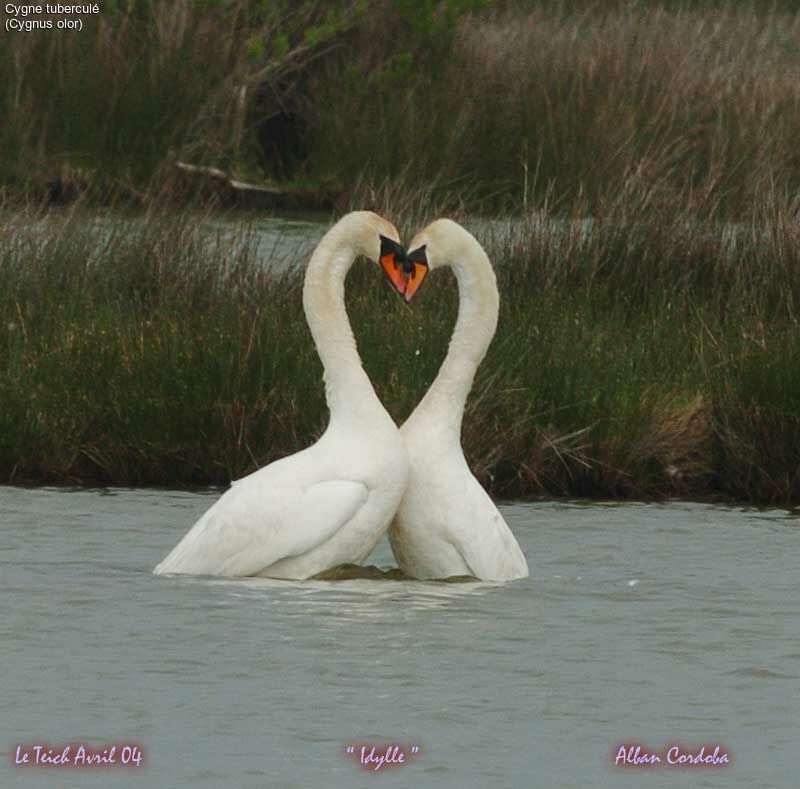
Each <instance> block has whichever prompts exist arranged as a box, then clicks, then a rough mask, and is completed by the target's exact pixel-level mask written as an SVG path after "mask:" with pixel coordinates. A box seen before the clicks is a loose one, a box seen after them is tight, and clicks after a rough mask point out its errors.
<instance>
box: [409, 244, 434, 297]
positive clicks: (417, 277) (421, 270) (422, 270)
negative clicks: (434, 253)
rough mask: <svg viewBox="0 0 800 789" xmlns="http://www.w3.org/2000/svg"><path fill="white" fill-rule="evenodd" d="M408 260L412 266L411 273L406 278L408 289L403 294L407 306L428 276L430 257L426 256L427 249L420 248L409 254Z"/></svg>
mask: <svg viewBox="0 0 800 789" xmlns="http://www.w3.org/2000/svg"><path fill="white" fill-rule="evenodd" d="M407 259H408V263H409V264H410V266H411V271H410V272H409V274H408V276H407V277H406V289H405V292H404V293H403V298H404V299H405V301H406V304H408V303H409V302H410V301H411V299H413V298H414V296H415V294H416V292H417V291H418V290H419V289H420V287H421V285H422V281H423V280H424V279H425V277H427V276H428V271H429V269H428V256H427V255H426V254H425V247H420V248H419V249H415V250H414V251H413V252H409V253H408V258H407Z"/></svg>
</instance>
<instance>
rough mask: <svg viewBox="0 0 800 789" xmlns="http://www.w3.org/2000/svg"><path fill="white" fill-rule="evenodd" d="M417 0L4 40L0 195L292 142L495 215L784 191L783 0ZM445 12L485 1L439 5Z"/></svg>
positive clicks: (308, 170) (192, 17)
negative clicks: (635, 199) (431, 186)
mask: <svg viewBox="0 0 800 789" xmlns="http://www.w3.org/2000/svg"><path fill="white" fill-rule="evenodd" d="M434 5H435V4H430V3H415V2H403V3H400V2H391V1H390V0H372V2H368V3H366V4H363V3H357V2H355V0H353V2H350V3H343V4H338V5H337V9H338V10H337V11H336V12H334V15H333V17H332V20H333V21H327V20H329V17H330V13H331V9H330V7H329V6H326V4H323V3H320V2H317V0H303V2H300V3H296V4H290V3H289V4H287V3H286V2H276V3H271V4H263V3H258V2H256V0H250V1H249V2H248V0H236V1H235V2H231V3H223V4H220V3H190V2H189V1H188V0H177V2H174V3H153V2H148V1H147V0H141V2H135V3H134V2H132V3H126V4H118V5H112V4H109V5H108V7H106V6H104V11H103V13H102V14H101V15H99V17H97V18H96V19H95V20H94V21H93V22H91V24H87V27H86V29H85V30H83V31H82V32H81V33H80V34H79V35H77V34H75V33H71V32H66V33H63V32H59V31H49V32H48V33H47V34H46V35H45V34H38V33H33V34H25V35H23V34H16V35H10V36H9V35H7V37H6V42H7V46H5V47H3V49H2V50H0V85H2V87H0V115H1V116H2V118H3V123H2V124H0V184H2V185H3V186H4V187H5V190H6V192H7V193H9V194H11V193H19V192H25V191H26V190H33V191H35V187H36V186H37V184H36V182H37V179H38V181H40V182H41V181H43V180H47V179H48V178H49V179H52V178H53V177H55V176H57V175H59V174H61V175H62V176H64V175H65V174H66V176H70V175H72V177H73V178H74V179H76V180H80V179H81V178H83V179H84V180H88V181H89V182H90V183H94V181H92V178H94V179H95V181H96V180H97V179H98V178H99V179H100V180H101V181H102V182H103V184H104V185H108V184H109V183H110V184H112V185H114V184H122V185H123V186H125V187H128V193H136V194H139V195H144V197H145V199H146V197H147V195H149V194H151V192H152V191H153V189H154V188H155V187H158V188H156V189H155V191H159V190H160V188H161V187H162V186H163V183H164V181H165V180H167V179H168V175H169V172H170V167H171V166H172V164H173V163H174V161H175V160H176V159H177V158H184V159H186V160H188V161H191V162H193V163H195V164H207V165H213V166H217V167H221V168H222V169H226V170H228V169H233V170H236V171H238V172H240V173H241V172H244V173H246V174H248V175H249V176H252V177H253V178H258V176H259V171H260V170H263V169H265V168H266V170H268V171H269V169H270V167H269V165H270V162H269V161H267V159H269V158H270V157H271V156H274V155H278V154H279V153H280V150H279V149H280V148H281V147H283V148H286V149H289V148H292V147H293V146H297V150H298V151H305V153H304V154H303V155H302V156H301V155H300V154H299V153H297V151H296V152H295V153H297V155H298V156H300V160H299V161H298V162H295V165H296V166H295V167H294V169H293V171H292V172H291V173H288V175H289V176H290V177H292V178H294V179H296V180H299V181H303V182H310V183H317V184H320V183H325V184H330V185H334V186H336V185H338V186H339V187H340V188H341V189H342V190H343V191H345V192H349V191H350V190H352V188H353V187H354V185H355V184H357V183H364V182H372V183H380V182H382V181H384V180H385V179H386V178H397V177H399V176H401V175H402V176H405V177H409V178H413V179H416V181H417V182H418V183H425V184H428V183H429V182H430V181H431V180H435V181H436V182H437V183H438V184H439V185H440V190H439V196H440V197H445V196H446V195H447V193H448V192H451V191H454V190H458V191H459V192H464V197H463V201H464V202H466V203H468V204H469V206H470V207H472V208H473V209H475V208H478V207H480V208H482V209H491V210H494V211H503V210H507V209H514V210H517V209H519V208H523V209H524V208H527V207H530V206H532V205H536V204H541V203H542V202H543V201H544V200H545V199H547V200H548V202H549V205H550V206H551V208H552V209H553V210H555V211H557V212H561V213H566V214H569V213H571V212H572V210H573V206H574V205H575V204H576V203H577V202H579V203H581V204H582V205H583V207H584V210H585V212H587V213H594V212H595V211H596V210H598V207H599V206H600V205H601V204H602V203H603V201H604V200H606V199H608V198H610V197H611V198H613V197H614V196H615V195H616V194H617V193H618V192H619V190H620V189H622V188H628V187H627V186H626V185H628V186H629V185H630V184H631V183H632V182H634V181H636V182H638V184H640V186H639V187H637V194H640V195H642V196H644V197H645V198H646V199H647V200H648V201H649V202H651V203H653V204H656V205H662V206H663V205H673V204H675V203H676V202H677V203H679V204H681V205H683V206H690V207H693V208H694V210H695V212H696V213H698V212H704V211H705V212H707V211H713V212H714V214H715V215H716V216H726V217H728V218H746V217H748V216H749V215H750V214H751V209H752V208H753V206H754V205H755V202H756V199H757V197H758V195H761V194H765V193H768V192H772V193H777V194H780V195H796V194H797V193H798V191H800V153H799V152H798V146H797V144H796V140H797V138H798V136H799V131H800V79H798V77H800V49H798V47H797V46H796V42H797V40H798V35H800V14H799V13H798V12H797V9H796V8H795V7H794V5H793V4H792V3H790V2H783V3H777V2H766V1H765V2H756V0H753V1H752V2H743V3H727V2H719V3H697V2H688V1H684V2H668V3H665V2H657V0H652V1H650V0H646V1H644V2H637V3H622V2H608V3H598V2H589V1H588V0H587V1H586V2H577V3H566V2H558V1H556V0H507V1H506V2H502V3H480V2H475V3H455V2H451V3H443V4H439V5H440V7H439V6H437V8H439V10H438V11H437V10H435V9H434ZM462 6H463V7H465V8H466V7H473V8H476V9H482V10H480V11H476V12H475V13H472V14H463V15H461V16H460V17H458V16H455V15H452V14H451V15H446V14H444V13H443V10H444V9H446V8H454V7H462ZM431 9H434V10H431ZM337 14H338V16H337ZM284 110H285V111H286V112H287V113H288V116H290V117H288V120H287V123H288V124H289V126H288V127H287V128H283V131H281V132H280V133H279V132H276V131H275V129H272V130H270V129H271V128H272V127H269V125H268V124H267V125H265V123H266V121H267V120H268V119H269V118H271V117H274V116H275V113H276V112H277V113H280V112H283V111H284ZM284 133H285V134H287V135H289V137H291V135H292V134H294V135H295V137H296V139H289V138H288V137H287V139H282V138H280V135H281V134H284ZM270 134H273V136H274V135H276V134H277V135H278V137H276V138H275V139H267V140H265V136H266V137H269V136H270ZM269 151H271V152H272V153H269ZM287 155H288V154H287ZM303 157H304V158H303ZM262 174H263V173H262ZM39 186H41V184H39Z"/></svg>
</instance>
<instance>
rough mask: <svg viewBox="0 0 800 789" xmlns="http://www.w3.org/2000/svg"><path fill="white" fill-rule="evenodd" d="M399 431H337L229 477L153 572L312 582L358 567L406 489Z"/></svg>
mask: <svg viewBox="0 0 800 789" xmlns="http://www.w3.org/2000/svg"><path fill="white" fill-rule="evenodd" d="M398 457H401V458H403V459H404V458H405V451H404V448H403V445H402V441H401V439H400V437H399V435H398V432H397V428H396V427H395V426H394V424H393V423H392V422H391V420H389V419H388V417H387V424H386V425H385V426H383V427H382V426H380V425H373V426H372V429H370V430H365V431H360V432H358V431H352V430H348V429H347V428H346V427H343V428H339V429H337V427H336V426H335V425H331V427H330V428H329V429H328V430H327V431H326V432H325V434H324V435H323V436H322V438H320V440H319V441H318V442H317V443H316V444H314V445H313V446H311V447H309V448H308V449H305V450H303V451H302V452H298V453H297V454H296V455H291V456H289V457H286V458H283V459H281V460H277V461H275V462H274V463H271V464H270V465H269V466H265V467H264V468H262V469H259V470H258V471H256V472H254V473H253V474H250V475H249V476H247V477H244V478H242V479H240V480H237V481H236V482H234V483H233V485H232V486H231V488H230V489H229V490H228V491H226V493H225V494H224V495H223V496H222V497H221V498H220V499H219V501H217V502H216V504H214V505H213V506H212V507H211V508H210V509H209V510H208V511H207V512H206V513H205V514H204V515H203V516H202V518H200V520H199V521H197V523H196V524H195V525H194V527H193V528H192V529H191V530H190V531H189V533H188V534H187V535H186V536H185V537H184V538H183V540H181V542H180V543H179V544H178V545H177V546H176V547H175V548H174V549H173V551H172V552H171V553H170V554H169V555H168V556H167V557H166V559H164V561H163V562H161V564H159V565H158V567H156V570H155V572H156V573H159V574H164V573H188V574H192V575H222V576H253V575H262V576H269V577H273V578H310V577H311V576H314V575H316V574H317V573H320V572H322V571H323V570H327V569H329V568H331V567H334V566H336V565H338V564H343V563H346V562H353V563H359V562H362V561H364V559H366V558H367V556H368V555H369V554H370V552H371V551H372V549H373V548H374V547H375V544H376V543H377V542H378V540H379V539H380V537H381V536H382V535H383V534H384V533H385V532H386V529H387V528H388V526H389V523H390V521H391V519H392V516H393V515H394V513H395V511H396V509H397V506H398V504H399V502H400V499H401V497H402V495H403V491H404V490H405V485H406V467H405V463H404V462H403V463H399V462H398Z"/></svg>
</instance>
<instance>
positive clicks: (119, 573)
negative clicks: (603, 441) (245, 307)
mask: <svg viewBox="0 0 800 789" xmlns="http://www.w3.org/2000/svg"><path fill="white" fill-rule="evenodd" d="M216 495H217V494H216V493H201V494H198V493H185V492H171V491H157V490H147V491H144V490H109V491H86V490H83V491H66V490H58V489H47V488H37V489H21V488H10V487H5V488H0V529H2V539H1V540H0V560H1V563H0V590H2V596H0V601H1V602H0V606H2V618H1V619H0V630H1V633H0V666H2V674H1V675H0V676H1V677H2V678H1V679H0V690H1V691H2V701H3V705H2V713H0V743H1V744H2V748H3V750H4V752H7V753H8V754H9V755H8V756H6V757H5V761H4V763H3V764H2V765H0V786H2V787H6V786H23V787H37V788H38V787H59V788H61V787H67V788H69V787H102V788H103V789H105V788H106V787H144V786H147V787H192V789H204V788H205V787H208V788H209V789H211V787H214V788H216V787H372V786H377V785H381V786H384V787H387V786H410V787H546V788H547V789H555V788H556V787H580V789H584V788H585V787H609V788H610V787H615V788H616V787H637V788H638V787H648V788H649V787H689V786H691V787H696V786H697V787H762V788H768V787H780V788H781V789H784V788H786V789H788V788H789V787H795V786H797V785H798V778H797V775H798V763H797V762H798V759H800V752H799V751H798V747H797V746H798V744H800V726H799V725H798V724H799V723H800V638H799V637H800V602H798V583H797V580H798V571H797V556H798V550H799V549H800V520H798V518H797V517H796V516H793V515H792V514H790V513H787V512H785V511H779V510H773V511H759V510H745V509H741V508H735V507H722V506H710V505H702V504H688V503H670V504H664V505H643V504H627V505H617V504H591V505H587V504H581V503H552V502H541V503H532V504H510V505H507V506H504V507H503V510H504V512H505V515H506V516H507V518H508V520H509V523H510V524H511V526H512V528H513V529H514V531H515V533H516V534H517V536H518V538H519V540H520V543H521V544H522V546H523V549H524V550H525V552H526V554H527V556H528V560H529V562H530V565H531V570H532V576H531V578H530V579H528V580H525V581H522V582H517V583H513V584H510V585H507V586H493V585H491V584H478V583H471V584H459V585H447V584H433V583H419V582H396V581H392V582H389V581H360V580H359V581H343V582H307V583H295V582H277V581H268V580H236V581H233V580H213V579H203V578H161V577H155V576H153V575H151V573H150V570H151V568H152V567H153V566H154V565H155V564H156V563H157V562H158V561H159V560H160V559H161V558H162V557H163V556H164V554H165V553H166V552H167V551H168V550H169V549H170V548H171V547H172V545H173V544H174V543H175V542H176V541H177V540H178V539H179V538H180V537H181V535H182V534H183V533H184V531H185V530H186V529H187V528H188V526H189V525H190V524H191V523H192V521H193V520H194V519H195V518H196V517H197V516H198V515H200V514H201V513H202V512H203V511H204V510H205V509H206V508H207V507H208V505H209V504H210V503H211V502H212V501H213V500H214V499H215V497H216ZM373 558H374V561H375V563H377V564H379V565H382V566H388V565H390V564H391V553H390V552H389V549H388V545H387V544H383V545H382V546H381V547H380V549H379V550H378V552H377V553H376V555H375V556H374V557H373ZM79 741H85V742H88V743H89V744H94V745H100V744H104V743H113V742H119V743H123V742H127V743H130V742H135V743H138V744H140V745H141V746H142V748H143V749H144V754H145V760H146V766H144V767H141V768H139V770H130V769H128V770H123V769H119V768H107V769H106V770H103V771H98V770H97V769H96V768H95V769H93V770H90V769H83V770H78V769H74V768H73V769H71V770H63V769H50V770H44V769H43V768H19V767H14V766H13V765H12V762H13V759H12V756H13V753H12V751H13V748H14V746H15V745H16V744H19V743H35V742H47V743H65V742H79ZM364 741H374V742H380V743H389V742H396V743H400V744H405V745H406V746H408V745H412V744H415V745H419V746H420V751H419V752H418V753H417V754H416V755H413V756H412V755H410V753H409V757H408V758H409V762H408V763H407V764H406V765H403V766H401V767H395V768H393V769H391V770H387V769H386V768H384V769H383V770H381V771H380V772H379V773H378V774H375V773H368V772H365V771H363V770H362V769H361V768H359V767H358V766H357V765H356V764H355V762H354V760H353V759H352V758H348V757H347V754H346V751H345V749H346V747H347V745H348V744H354V743H361V742H364ZM623 742H625V743H639V744H641V745H643V746H645V747H648V748H650V749H651V750H652V751H661V750H662V749H665V748H666V747H667V746H669V745H671V744H684V745H686V746H692V745H698V746H699V745H701V744H708V743H711V744H717V743H719V744H721V745H722V746H724V748H725V749H726V750H727V751H728V752H729V754H730V755H731V758H732V760H733V761H732V764H731V765H729V766H727V767H724V768H716V769H711V768H706V769H697V768H694V769H678V768H674V767H659V768H650V769H642V768H638V769H633V768H622V767H614V766H613V765H612V761H613V759H612V753H613V752H614V750H615V746H618V745H619V744H620V743H623Z"/></svg>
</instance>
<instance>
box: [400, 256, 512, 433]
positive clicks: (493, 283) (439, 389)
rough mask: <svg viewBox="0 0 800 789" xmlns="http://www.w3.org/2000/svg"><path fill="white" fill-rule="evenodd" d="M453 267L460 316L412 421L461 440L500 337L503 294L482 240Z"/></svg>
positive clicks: (455, 262)
mask: <svg viewBox="0 0 800 789" xmlns="http://www.w3.org/2000/svg"><path fill="white" fill-rule="evenodd" d="M450 265H451V268H452V269H453V272H454V273H455V275H456V280H457V282H458V319H457V320H456V325H455V329H454V330H453V336H452V338H451V340H450V347H449V348H448V351H447V356H446V357H445V360H444V362H443V363H442V366H441V368H440V369H439V373H438V375H437V376H436V378H435V379H434V382H433V383H432V384H431V387H430V389H428V392H427V394H426V395H425V396H424V397H423V398H422V400H421V402H420V403H419V405H418V406H417V408H416V410H415V411H414V413H413V414H412V416H411V419H410V420H409V421H411V420H414V422H416V423H417V424H419V422H424V425H425V428H426V429H429V430H431V431H435V433H436V434H437V435H439V436H441V437H443V438H446V439H447V440H450V441H455V442H457V443H459V444H460V441H461V421H462V419H463V416H464V407H465V405H466V402H467V396H468V395H469V392H470V389H471V388H472V383H473V380H474V378H475V373H476V371H477V369H478V366H479V365H480V363H481V362H482V361H483V357H484V356H486V351H487V350H488V348H489V344H490V343H491V341H492V338H493V337H494V333H495V329H496V328H497V316H498V311H499V303H500V298H499V295H498V292H497V280H496V278H495V275H494V270H493V269H492V266H491V263H490V262H489V258H488V257H487V256H486V253H485V252H484V251H483V249H482V248H481V247H480V246H479V245H478V244H477V243H474V244H470V245H469V246H467V247H466V249H464V250H463V251H462V253H461V254H459V255H457V256H455V255H454V256H453V259H452V262H451V264H450Z"/></svg>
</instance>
